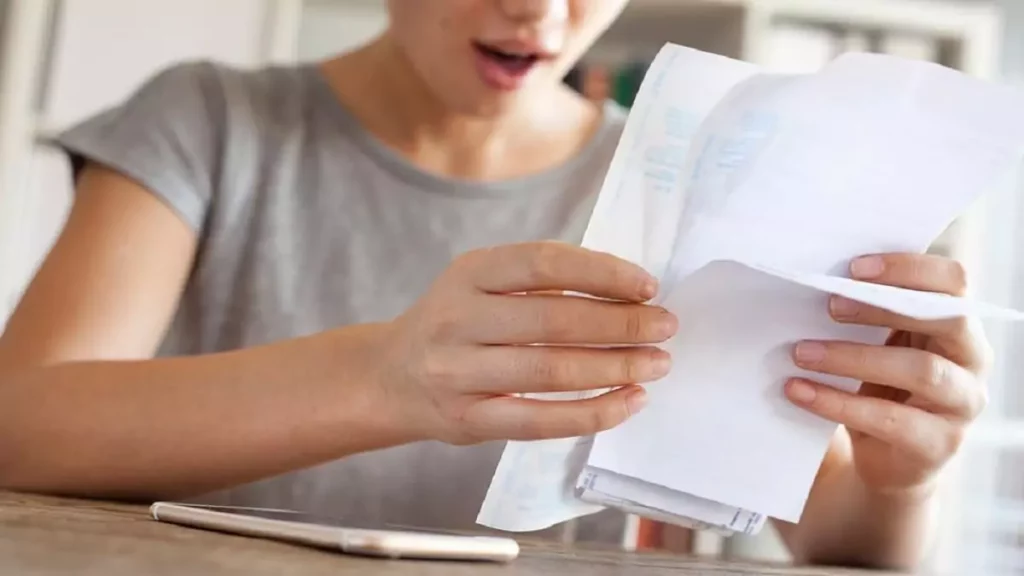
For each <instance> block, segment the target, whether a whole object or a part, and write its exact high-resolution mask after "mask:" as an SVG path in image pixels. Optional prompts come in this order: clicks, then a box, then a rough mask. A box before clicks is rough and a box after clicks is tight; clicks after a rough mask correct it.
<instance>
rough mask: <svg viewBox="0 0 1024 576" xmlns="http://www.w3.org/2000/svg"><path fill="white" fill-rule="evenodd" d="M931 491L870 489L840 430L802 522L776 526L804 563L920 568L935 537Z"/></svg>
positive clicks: (781, 523) (797, 560) (780, 523)
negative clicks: (883, 492)
mask: <svg viewBox="0 0 1024 576" xmlns="http://www.w3.org/2000/svg"><path fill="white" fill-rule="evenodd" d="M932 492H933V491H932V489H931V487H920V488H919V489H917V490H912V491H908V492H906V493H902V494H891V495H881V494H878V493H876V492H874V491H872V490H869V489H868V488H867V487H866V486H865V485H864V482H863V481H862V480H861V479H860V476H859V475H858V474H857V471H856V469H855V468H854V465H853V459H852V454H851V452H850V445H849V436H848V434H847V432H846V431H845V430H844V429H840V430H839V431H838V432H837V434H836V436H835V438H834V440H833V442H832V446H831V447H830V450H829V453H828V455H827V456H826V458H825V461H824V463H823V465H822V467H821V470H820V472H819V474H818V477H817V478H816V479H815V483H814V488H813V490H812V491H811V494H810V496H809V497H808V500H807V505H806V507H805V509H804V514H803V518H802V520H801V521H800V523H799V524H790V523H788V522H779V521H776V522H775V527H776V528H777V529H778V531H779V534H780V535H781V536H782V538H783V541H785V543H786V545H787V547H788V548H789V550H790V552H791V553H792V554H793V556H794V560H795V561H796V562H797V563H799V564H812V565H813V564H817V565H822V564H824V565H833V566H853V567H860V568H885V569H905V570H912V569H914V568H916V567H917V566H918V565H919V564H920V562H921V561H922V560H923V556H924V554H925V552H926V551H927V550H928V544H929V542H930V539H931V538H932V537H933V536H934V534H933V533H932V532H933V530H932V527H933V526H934V522H933V520H934V514H933V512H934V511H935V499H934V498H933V497H932V496H933V493H932Z"/></svg>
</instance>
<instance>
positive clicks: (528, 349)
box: [0, 168, 677, 499]
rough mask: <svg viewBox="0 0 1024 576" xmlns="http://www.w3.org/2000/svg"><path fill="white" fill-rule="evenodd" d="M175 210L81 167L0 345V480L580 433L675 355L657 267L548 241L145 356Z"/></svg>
mask: <svg viewBox="0 0 1024 576" xmlns="http://www.w3.org/2000/svg"><path fill="white" fill-rule="evenodd" d="M176 218H177V216H176V215H175V214H173V213H172V212H171V211H170V210H169V209H167V208H166V207H164V206H163V205H162V204H161V203H160V202H159V201H158V200H156V199H155V197H154V196H152V195H150V194H149V192H148V191H147V190H145V189H143V188H141V187H139V186H137V185H135V184H133V183H131V182H130V181H128V180H126V179H125V178H123V177H121V176H118V175H116V174H114V173H112V172H109V171H105V170H99V169H95V168H93V169H90V170H88V171H87V173H86V175H85V177H84V178H83V179H82V183H81V190H80V191H79V194H78V199H77V200H76V202H75V207H74V208H73V210H72V215H71V218H70V221H69V223H68V225H67V227H66V229H65V231H64V232H63V234H62V236H61V238H60V240H59V241H58V242H57V245H56V247H55V248H54V250H53V251H52V253H51V254H50V255H49V256H48V258H47V260H46V263H45V264H44V265H43V267H42V269H41V270H40V271H39V274H38V275H37V277H36V279H35V281H34V282H33V283H32V285H31V286H30V287H29V289H28V292H27V293H26V294H25V297H24V299H23V301H22V302H21V305H20V306H19V308H18V310H17V311H16V313H15V315H14V317H13V318H12V320H11V323H10V325H9V326H8V328H7V331H6V332H5V333H4V335H3V337H2V338H0V488H14V489H21V490H31V491H46V492H58V493H63V494H72V495H85V496H101V497H118V498H147V499H149V498H157V497H160V498H162V497H168V496H183V495H190V494H197V493H201V492H205V491H210V490H215V489H219V488H224V487H229V486H232V485H235V484H239V483H244V482H246V481H251V480H256V479H259V478H262V477H266V476H270V475H274V474H276V473H282V472H286V471H289V470H294V469H298V468H303V467H307V466H310V465H314V464H317V463H320V462H324V461H327V460H331V459H336V458H342V457H344V456H346V455H350V454H354V453H356V452H361V451H365V450H372V449H375V448H383V447H387V446H392V445H397V444H401V443H406V442H411V441H416V440H440V441H444V442H449V443H453V444H471V443H478V442H485V441H490V440H498V439H515V440H536V439H545V438H554V437H570V436H583V435H590V434H594V433H596V432H599V431H601V430H606V429H608V428H610V427H612V426H615V425H618V424H619V423H621V422H622V421H623V420H625V419H626V418H628V417H629V416H631V415H632V414H633V413H635V412H636V411H637V410H639V409H640V408H641V407H642V406H643V404H644V402H645V398H646V397H645V394H644V391H643V389H642V388H640V387H638V386H636V384H637V383H644V382H650V381H654V380H657V379H659V378H661V377H662V376H663V375H664V374H666V373H667V372H668V370H669V367H670V359H669V358H668V356H667V354H665V353H664V352H662V351H660V350H658V349H657V348H656V347H654V346H652V345H653V344H658V343H661V342H664V341H665V340H667V339H668V338H671V337H672V335H673V334H674V333H675V330H676V326H677V323H676V319H675V318H674V317H673V316H672V315H671V314H669V313H668V312H667V311H665V310H663V309H660V308H656V307H654V306H649V305H647V304H645V303H644V302H646V301H647V300H648V299H650V298H651V297H653V296H654V294H656V293H657V285H656V280H655V279H654V278H652V277H651V276H650V275H649V274H648V273H647V272H645V271H644V270H642V269H641V268H639V267H637V266H635V265H633V264H631V263H629V262H626V261H624V260H621V259H619V258H615V257H613V256H611V255H609V254H600V253H597V252H593V251H588V250H585V249H582V248H580V247H577V246H569V245H567V244H560V243H545V242H538V243H530V244H518V245H513V246H499V247H495V248H489V249H483V250H478V251H475V252H473V253H470V254H466V255H464V256H462V257H460V258H458V259H456V261H455V262H453V263H452V264H451V265H450V266H449V268H448V269H447V270H446V271H445V272H444V273H443V274H441V276H440V277H439V278H438V279H437V280H436V281H435V282H434V285H433V286H432V287H431V289H430V290H428V292H427V293H426V294H424V295H423V297H421V298H420V299H419V301H417V302H416V303H415V304H414V305H413V306H412V307H411V308H410V309H409V310H407V311H406V312H405V313H404V314H402V315H401V316H400V317H398V318H396V319H394V320H393V321H391V322H388V323H386V324H378V325H358V326H351V327H345V328H339V329H336V330H331V331H327V332H324V333H321V334H319V335H315V336H310V337H307V338H301V339H295V340H289V341H285V342H280V343H277V344H272V345H268V346H263V347H259V348H251V349H246V350H239V351H235V352H225V353H221V354H213V355H206V356H197V357H192V358H174V359H160V360H151V359H149V358H150V357H151V356H152V354H153V352H154V350H155V349H156V347H157V345H158V342H159V341H160V338H161V336H162V334H163V332H164V331H165V329H166V327H167V324H168V321H169V318H170V317H171V314H172V313H173V310H174V308H175V306H176V305H177V301H178V298H179V295H180V292H181V290H182V286H183V284H184V282H185V279H186V278H187V275H188V272H189V270H190V267H191V261H192V258H193V251H194V249H195V240H194V237H193V235H192V234H191V233H190V232H189V231H188V230H187V229H185V227H184V225H183V224H181V223H180V222H178V221H177V220H176ZM551 291H555V292H559V293H560V292H569V293H582V294H589V295H592V296H597V298H581V297H576V296H559V295H553V294H551V293H550V292H551ZM534 343H548V344H556V345H557V346H524V345H523V344H534ZM579 343H586V344H593V343H597V344H602V343H605V344H623V343H625V344H633V345H634V346H632V347H616V348H609V349H595V348H593V347H590V346H579V345H578V344H579ZM604 389H611V390H612V391H611V392H607V393H604V394H601V395H599V396H597V397H594V398H589V399H585V400H574V401H561V402H550V401H546V400H537V399H530V398H523V397H521V396H520V393H527V392H578V391H591V390H594V391H596V390H604Z"/></svg>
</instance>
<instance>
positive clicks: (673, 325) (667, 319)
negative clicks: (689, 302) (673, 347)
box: [655, 309, 679, 339]
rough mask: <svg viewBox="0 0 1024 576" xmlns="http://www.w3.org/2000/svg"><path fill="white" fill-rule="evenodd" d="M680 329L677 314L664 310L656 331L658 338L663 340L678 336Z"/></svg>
mask: <svg viewBox="0 0 1024 576" xmlns="http://www.w3.org/2000/svg"><path fill="white" fill-rule="evenodd" d="M678 329H679V320H677V319H676V316H675V314H673V313H671V312H669V311H668V310H665V309H662V314H661V318H659V319H658V320H657V324H656V325H655V330H656V331H657V333H658V336H660V337H661V338H665V339H668V338H671V337H673V336H675V335H676V330H678Z"/></svg>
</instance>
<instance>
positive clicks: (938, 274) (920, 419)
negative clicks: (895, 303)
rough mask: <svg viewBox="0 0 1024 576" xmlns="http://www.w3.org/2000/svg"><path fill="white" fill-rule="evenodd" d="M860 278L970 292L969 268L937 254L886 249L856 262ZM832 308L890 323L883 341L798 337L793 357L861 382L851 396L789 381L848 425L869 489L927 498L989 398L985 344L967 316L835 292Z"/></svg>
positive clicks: (805, 401) (843, 317)
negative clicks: (911, 309)
mask: <svg viewBox="0 0 1024 576" xmlns="http://www.w3.org/2000/svg"><path fill="white" fill-rule="evenodd" d="M851 273H852V275H853V276H854V277H855V278H858V279H861V280H865V281H871V282H876V283H879V284H889V285H893V286H900V287H903V288H910V289H915V290H923V291H929V292H941V293H946V294H952V295H957V296H960V295H963V294H964V293H965V291H966V285H965V273H964V270H963V267H962V266H961V265H960V264H959V263H957V262H955V261H952V260H949V259H946V258H942V257H938V256H932V255H911V254H887V255H881V256H873V257H865V258H861V259H858V260H856V261H854V262H853V264H852V265H851ZM830 311H831V314H832V316H833V318H835V320H837V321H839V322H844V323H851V324H861V325H870V326H885V327H889V328H892V329H893V332H892V334H891V336H890V337H889V339H888V341H887V342H886V345H885V346H865V345H862V344H854V343H848V342H802V343H799V344H798V345H797V346H796V348H795V350H794V358H795V360H796V363H797V364H798V365H799V366H801V367H803V368H806V369H808V370H811V371H815V372H821V373H827V374H834V375H838V376H845V377H849V378H856V379H858V380H862V381H863V382H864V385H863V386H862V388H861V390H860V391H859V393H856V394H850V393H846V392H843V391H840V390H837V389H834V388H830V387H827V386H824V385H822V384H819V383H815V382H809V381H806V380H799V379H798V380H793V381H791V382H789V383H787V387H786V391H787V394H788V396H789V398H790V399H791V400H792V401H793V402H795V403H796V404H798V405H800V406H803V407H804V408H806V409H807V410H810V411H811V412H814V413H815V414H818V415H820V416H822V417H824V418H827V419H829V420H832V421H835V422H838V423H839V424H842V425H844V426H845V427H846V428H847V430H848V431H849V434H850V438H851V441H852V448H853V464H854V466H855V468H856V471H857V473H858V475H859V477H860V478H861V480H862V481H863V483H864V485H865V486H866V487H867V488H868V489H870V490H872V491H875V492H876V493H880V494H894V495H896V494H920V493H924V494H929V493H930V490H931V488H932V486H933V482H932V480H933V479H934V478H935V477H936V475H937V473H938V472H939V471H940V470H941V469H942V467H943V466H944V465H945V464H946V462H948V461H949V459H950V458H951V457H952V456H953V455H954V454H955V453H956V451H957V449H958V448H959V446H960V444H961V442H962V440H963V437H964V432H965V431H966V429H967V427H968V425H969V424H970V423H971V422H972V421H973V420H974V419H975V418H976V417H977V416H978V415H979V414H980V413H981V411H982V410H983V408H984V406H985V404H986V393H985V387H984V385H983V379H984V377H985V374H986V371H987V369H988V366H989V364H990V358H991V351H990V349H989V345H988V343H987V341H986V340H985V338H984V336H983V335H982V333H981V331H980V329H979V328H978V327H977V325H976V324H975V323H974V322H973V321H971V320H968V319H962V318H961V319H952V320H941V321H932V322H926V321H918V320H913V319H910V318H906V317H902V316H899V315H896V314H893V313H890V312H886V311H883V310H880V309H877V308H873V307H871V306H867V305H863V304H858V303H855V302H851V301H849V300H845V299H843V298H840V297H836V296H833V297H832V299H831V301H830Z"/></svg>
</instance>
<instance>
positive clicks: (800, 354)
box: [794, 342, 827, 364]
mask: <svg viewBox="0 0 1024 576" xmlns="http://www.w3.org/2000/svg"><path fill="white" fill-rule="evenodd" d="M826 352H827V351H826V350H825V345H824V344H821V343H819V342H801V343H799V344H797V345H796V350H795V354H794V355H795V356H796V361H797V362H798V363H800V364H817V363H818V362H821V361H822V360H824V359H825V354H826Z"/></svg>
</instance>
